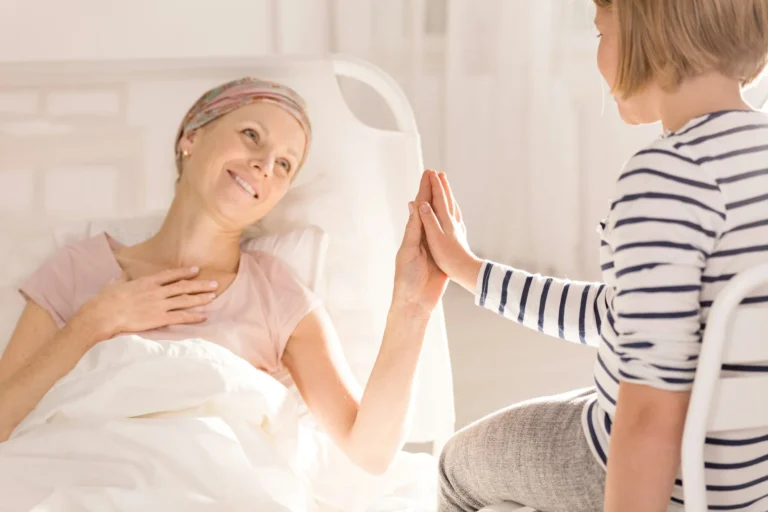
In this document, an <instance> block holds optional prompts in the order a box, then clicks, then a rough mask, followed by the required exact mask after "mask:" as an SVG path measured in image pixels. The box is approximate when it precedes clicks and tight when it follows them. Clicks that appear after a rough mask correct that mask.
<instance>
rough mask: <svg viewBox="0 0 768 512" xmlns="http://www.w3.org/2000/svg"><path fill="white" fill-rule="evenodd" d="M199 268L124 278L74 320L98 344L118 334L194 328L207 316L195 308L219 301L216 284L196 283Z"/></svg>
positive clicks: (96, 298) (88, 305) (107, 286)
mask: <svg viewBox="0 0 768 512" xmlns="http://www.w3.org/2000/svg"><path fill="white" fill-rule="evenodd" d="M198 273H199V270H198V269H197V268H181V269H171V270H165V271H162V272H159V273H157V274H154V275H151V276H146V277H141V278H138V279H135V280H132V281H129V280H128V278H127V276H126V275H125V274H123V276H121V278H120V279H117V280H115V281H112V282H110V283H109V284H107V285H105V286H104V288H102V290H101V291H100V292H99V293H98V294H97V295H96V296H94V297H93V298H92V299H90V300H89V301H88V302H86V303H85V304H84V305H83V306H82V307H81V308H80V309H79V310H78V312H77V313H75V315H74V317H73V319H72V320H74V321H75V322H80V323H81V324H84V325H86V326H87V327H88V328H89V329H90V330H91V332H96V333H97V339H98V341H103V340H106V339H109V338H112V337H114V336H117V335H118V334H122V333H134V332H142V331H149V330H152V329H158V328H161V327H166V326H169V325H176V324H195V323H200V322H203V321H205V316H204V315H203V314H202V313H201V312H199V311H192V308H195V307H199V306H203V305H205V304H208V303H210V302H211V301H212V300H213V299H214V298H216V293H215V290H216V288H217V287H218V283H217V282H216V281H203V280H199V279H194V277H195V276H196V275H197V274H198Z"/></svg>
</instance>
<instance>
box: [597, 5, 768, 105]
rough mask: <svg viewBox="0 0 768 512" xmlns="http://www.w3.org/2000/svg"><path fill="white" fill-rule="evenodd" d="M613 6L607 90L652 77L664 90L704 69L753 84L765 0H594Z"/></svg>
mask: <svg viewBox="0 0 768 512" xmlns="http://www.w3.org/2000/svg"><path fill="white" fill-rule="evenodd" d="M594 2H595V4H597V6H598V7H599V8H615V9H616V10H617V11H618V19H619V26H618V30H619V65H618V73H617V76H616V82H615V85H614V90H613V92H614V93H616V94H619V95H622V96H625V97H626V96H631V95H632V94H634V93H636V92H638V91H639V90H641V89H642V88H643V87H645V86H646V85H648V83H649V82H651V81H652V80H655V81H656V82H657V83H658V84H659V85H660V86H661V87H662V88H664V89H669V88H673V87H675V86H677V85H679V84H680V83H681V82H682V81H683V80H685V79H688V78H691V77H694V76H696V75H699V74H701V73H704V72H707V71H718V72H720V73H723V74H725V75H727V76H730V77H733V78H736V79H738V80H739V81H740V82H741V84H742V86H745V85H748V84H749V83H751V82H753V81H754V80H755V79H756V78H757V77H758V76H760V74H761V73H762V71H763V69H764V68H765V66H766V63H768V0H594Z"/></svg>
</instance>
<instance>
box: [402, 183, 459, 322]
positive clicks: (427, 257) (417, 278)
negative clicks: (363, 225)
mask: <svg viewBox="0 0 768 512" xmlns="http://www.w3.org/2000/svg"><path fill="white" fill-rule="evenodd" d="M425 205H426V206H427V207H428V209H427V211H426V212H424V210H421V211H420V210H419V209H420V208H421V207H423V206H425ZM409 206H410V208H411V215H410V217H409V219H408V224H407V225H406V227H405V235H404V236H403V242H402V244H401V246H400V250H399V251H398V253H397V258H396V263H395V268H396V270H395V293H396V295H397V297H398V298H399V299H401V300H403V301H405V302H406V303H408V304H412V305H417V306H419V307H421V308H423V309H424V310H425V311H428V312H431V311H432V310H433V309H434V308H435V307H436V306H437V303H438V302H439V301H440V299H441V297H442V296H443V293H444V292H445V289H446V286H447V285H448V279H449V275H448V274H447V273H446V272H444V271H443V269H445V270H448V269H449V268H450V266H451V265H450V261H451V260H452V259H453V257H452V256H454V255H455V253H456V251H457V250H458V249H464V248H465V247H466V228H465V227H464V224H463V222H462V220H461V211H460V210H459V207H458V204H456V202H455V201H454V199H453V196H452V194H451V191H450V187H449V186H448V181H447V180H446V179H445V175H444V174H442V173H441V174H439V175H438V174H437V173H436V172H435V171H425V172H424V174H423V175H422V178H421V183H420V185H419V192H418V194H417V195H416V200H415V201H414V202H412V203H410V205H409ZM435 211H436V212H437V213H438V214H439V215H438V217H437V218H439V219H440V220H439V224H440V229H439V231H438V232H437V234H436V235H435V236H432V237H430V238H431V240H430V241H429V243H428V241H427V234H426V232H425V229H424V224H423V222H422V217H424V216H433V218H434V220H437V218H435V217H434V215H435V213H434V212H435Z"/></svg>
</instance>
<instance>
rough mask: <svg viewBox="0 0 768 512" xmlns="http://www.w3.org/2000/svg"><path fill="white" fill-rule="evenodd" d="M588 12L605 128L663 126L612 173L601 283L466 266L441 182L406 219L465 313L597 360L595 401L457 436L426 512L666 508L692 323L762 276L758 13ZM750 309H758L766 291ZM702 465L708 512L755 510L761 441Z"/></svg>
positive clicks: (610, 2)
mask: <svg viewBox="0 0 768 512" xmlns="http://www.w3.org/2000/svg"><path fill="white" fill-rule="evenodd" d="M595 3H596V4H597V16H596V18H595V24H596V26H597V29H598V32H599V37H600V38H601V40H600V46H599V50H598V56H597V61H598V67H599V68H600V72H601V74H602V75H603V77H604V78H605V80H606V81H607V82H608V84H609V86H610V88H611V91H612V94H613V96H614V98H615V100H616V102H617V104H618V107H619V111H620V113H621V116H622V118H623V119H624V120H625V121H626V122H627V123H630V124H638V123H650V122H656V121H661V123H662V125H663V128H664V133H663V135H661V136H660V137H659V138H658V139H657V140H656V141H654V142H653V143H652V144H651V145H650V146H648V147H647V148H646V149H644V150H642V151H640V152H638V153H636V154H635V155H634V156H633V157H632V158H631V159H630V160H629V161H628V163H627V164H626V167H625V169H623V171H622V172H621V174H620V175H619V177H618V185H617V191H616V196H615V200H614V202H613V203H612V205H611V208H610V211H609V212H608V214H607V217H606V218H605V219H604V221H603V222H601V223H600V230H601V244H600V245H601V247H600V254H601V266H602V271H603V278H604V283H602V284H601V283H596V284H589V283H577V282H569V281H566V280H560V279H554V278H546V277H541V276H538V275H531V274H529V273H526V272H524V271H521V270H518V269H513V268H509V267H507V266H504V265H501V264H498V263H492V262H490V261H481V260H479V259H478V258H476V257H475V256H474V255H473V254H472V252H471V251H470V249H469V247H468V246H467V243H466V236H465V230H464V226H463V224H462V222H461V213H460V210H459V208H458V205H457V204H456V203H455V201H454V199H453V196H452V194H451V190H450V187H449V186H448V182H447V181H446V179H445V175H443V174H440V175H438V174H436V173H434V172H431V171H428V172H430V174H431V176H430V178H431V180H432V184H433V197H432V201H431V204H430V203H421V204H420V205H419V211H420V214H421V216H422V220H423V223H424V229H425V231H426V236H427V240H428V244H429V248H430V251H431V253H432V255H433V257H434V259H435V261H436V262H437V264H438V265H439V266H440V268H441V269H442V270H443V271H444V272H445V273H446V274H447V275H448V276H449V277H450V278H452V279H453V280H455V281H456V282H458V283H459V284H461V285H462V286H463V287H464V288H466V289H468V290H470V291H472V292H473V293H475V294H476V300H477V303H478V304H479V305H480V306H483V307H486V308H488V309H491V310H494V311H498V312H499V313H500V314H502V315H504V316H506V317H507V318H510V319H513V320H516V321H518V322H520V323H522V324H523V325H526V326H528V327H530V328H533V329H538V330H539V331H542V332H544V333H547V334H550V335H553V336H559V337H560V338H564V339H567V340H570V341H574V342H577V343H584V344H589V345H592V346H596V347H597V348H598V355H597V360H596V362H595V367H594V383H595V387H594V388H593V389H589V390H584V391H579V392H573V393H569V394H565V395H561V396H555V397H550V398H544V399H538V400H532V401H529V402H525V403H522V404H518V405H514V406H512V407H510V408H508V409H504V410H502V411H499V412H496V413H495V414H492V415H491V416H489V417H487V418H484V419H482V420H480V421H478V422H477V423H475V424H473V425H470V426H468V427H467V428H465V429H463V430H461V431H460V432H458V433H457V434H456V435H455V436H454V438H453V439H451V441H450V442H449V443H448V445H447V446H446V448H445V450H444V451H443V454H442V456H441V460H440V480H441V489H440V508H439V510H440V511H441V512H448V511H468V510H477V509H480V508H482V507H483V506H487V505H490V504H493V503H497V502H501V501H513V502H517V503H520V504H523V505H527V506H530V507H534V508H536V509H539V510H542V511H547V512H557V511H563V512H580V511H584V512H586V511H598V510H605V511H607V512H633V511H638V512H663V511H666V510H667V508H668V507H669V506H670V497H671V501H672V503H677V504H681V503H682V498H683V492H682V482H681V481H680V479H679V476H678V469H679V460H680V445H681V439H682V432H683V425H684V420H685V414H686V409H687V405H688V398H689V393H690V389H691V386H692V382H693V377H694V372H695V370H696V364H697V357H698V352H699V349H700V342H701V335H702V332H703V329H704V327H705V324H706V320H707V315H708V311H709V308H710V307H711V305H712V301H713V299H714V298H715V297H716V296H717V294H718V292H719V291H720V290H722V288H723V287H724V286H725V285H726V283H727V282H728V280H729V279H730V278H731V277H732V276H733V275H734V274H736V273H738V272H741V271H744V270H746V269H748V268H750V267H752V266H754V265H757V264H759V263H762V262H765V261H766V260H768V115H766V114H763V113H761V112H757V111H754V110H752V109H751V108H750V106H749V105H748V104H746V103H745V102H744V100H743V99H742V95H741V88H742V87H743V86H745V85H747V84H749V83H750V82H752V81H753V80H755V79H756V78H757V77H758V75H759V74H760V72H761V71H762V70H763V68H764V67H765V65H766V59H768V0H595ZM749 302H750V303H759V302H768V290H761V291H760V293H755V294H754V295H753V296H752V297H750V299H749ZM724 370H725V371H726V372H728V373H731V374H738V373H744V372H750V374H752V375H754V372H765V373H768V364H765V365H753V366H750V367H745V366H738V367H734V366H730V367H728V366H726V367H724ZM744 400H745V407H766V406H767V405H766V398H765V397H745V398H744ZM609 445H610V450H609ZM705 460H706V462H707V473H706V477H707V484H708V486H709V487H708V489H709V492H708V500H709V504H710V509H711V510H740V511H755V512H757V511H760V512H764V511H766V510H768V429H762V430H758V431H751V432H732V433H723V434H720V435H718V436H717V437H716V438H708V440H707V444H706V448H705Z"/></svg>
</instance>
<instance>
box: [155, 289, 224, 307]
mask: <svg viewBox="0 0 768 512" xmlns="http://www.w3.org/2000/svg"><path fill="white" fill-rule="evenodd" d="M215 298H216V294H215V293H198V294H195V295H186V294H185V295H177V296H176V297H171V298H170V299H166V300H164V301H163V304H164V307H165V310H166V311H178V310H184V309H189V308H194V307H198V306H204V305H206V304H208V303H210V302H211V301H212V300H213V299H215Z"/></svg>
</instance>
